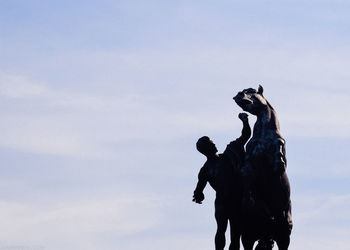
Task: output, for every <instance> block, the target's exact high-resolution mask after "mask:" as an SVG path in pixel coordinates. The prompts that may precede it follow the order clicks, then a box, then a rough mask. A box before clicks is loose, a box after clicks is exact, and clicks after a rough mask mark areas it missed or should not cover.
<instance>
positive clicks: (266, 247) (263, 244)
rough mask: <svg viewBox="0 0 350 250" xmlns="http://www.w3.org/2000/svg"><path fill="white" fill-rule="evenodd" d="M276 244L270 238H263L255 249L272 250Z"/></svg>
mask: <svg viewBox="0 0 350 250" xmlns="http://www.w3.org/2000/svg"><path fill="white" fill-rule="evenodd" d="M274 245H275V243H274V242H273V240H272V239H270V238H263V239H260V240H259V243H258V245H257V246H256V247H255V250H272V249H273V247H274Z"/></svg>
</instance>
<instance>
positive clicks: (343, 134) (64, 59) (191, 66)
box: [0, 0, 350, 250]
mask: <svg viewBox="0 0 350 250" xmlns="http://www.w3.org/2000/svg"><path fill="white" fill-rule="evenodd" d="M349 13H350V2H349V1H345V0H310V1H301V0H286V1H263V0H259V1H233V0H231V1H228V0H223V1H212V0H211V1H209V0H201V1H196V0H194V1H160V0H158V1H154V0H147V1H141V0H125V1H119V0H115V1H112V0H110V1H108V0H99V1H88V0H84V1H82V0H76V1H67V0H60V1H58V0H57V1H50V0H47V1H42V0H40V1H39V0H22V1H19V0H0V104H1V108H0V118H1V122H0V131H1V133H0V156H1V162H2V164H1V173H0V218H1V223H0V231H1V235H0V249H22V250H23V249H27V250H28V249H31V250H34V249H35V250H38V249H41V250H44V249H45V250H80V249H81V250H82V249H84V250H140V249H146V250H164V249H168V250H192V249H202V250H211V249H214V240H213V239H214V234H215V227H216V225H215V220H214V208H213V207H214V205H213V202H214V193H213V191H212V190H211V189H210V187H207V189H206V192H205V194H206V200H205V201H204V203H203V205H197V204H194V203H192V202H191V196H192V192H193V189H194V187H195V184H196V181H197V173H198V171H199V169H200V167H201V166H202V164H203V163H204V160H205V159H204V157H203V156H201V155H200V154H199V153H198V152H197V151H196V149H195V142H196V140H197V139H198V138H199V137H200V136H202V135H209V136H210V137H211V138H212V139H213V140H214V141H215V142H216V144H217V146H218V148H219V151H223V150H224V149H225V146H226V144H227V143H228V142H229V141H231V140H233V139H235V138H236V137H238V136H239V134H240V131H241V123H240V121H239V120H238V118H237V115H238V113H239V112H240V109H239V107H238V106H236V104H235V103H234V102H233V100H232V97H233V96H234V95H235V94H236V93H237V92H238V91H239V90H242V89H243V88H247V87H254V88H257V87H258V84H262V85H263V86H264V89H265V92H264V94H265V97H266V98H267V99H268V100H269V101H270V103H271V104H272V105H273V106H274V107H275V109H276V111H277V113H278V116H279V119H280V123H281V131H282V134H283V135H284V136H285V138H286V140H287V157H288V171H287V172H288V174H289V177H290V180H291V185H292V202H293V219H294V224H295V226H294V229H293V232H292V240H291V245H290V249H291V250H301V249H308V250H313V249H314V250H334V249H347V248H348V245H349V232H350V209H349V208H350V166H349V160H348V157H349V151H348V150H349V148H350V118H349V105H350V86H349V83H350V70H349V69H350V59H349V58H350V45H349V44H350V15H349ZM249 117H250V124H251V125H253V123H254V119H253V117H252V116H249ZM11 247H12V248H11Z"/></svg>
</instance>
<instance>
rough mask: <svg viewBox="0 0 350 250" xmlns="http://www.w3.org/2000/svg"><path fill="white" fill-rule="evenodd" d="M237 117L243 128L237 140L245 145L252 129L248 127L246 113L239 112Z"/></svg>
mask: <svg viewBox="0 0 350 250" xmlns="http://www.w3.org/2000/svg"><path fill="white" fill-rule="evenodd" d="M238 117H239V119H240V120H241V121H242V123H243V129H242V134H241V136H240V137H239V138H237V141H239V142H240V143H242V145H245V144H246V143H247V141H248V140H249V138H250V136H251V134H252V130H251V129H250V126H249V121H248V115H247V114H246V113H240V114H239V115H238Z"/></svg>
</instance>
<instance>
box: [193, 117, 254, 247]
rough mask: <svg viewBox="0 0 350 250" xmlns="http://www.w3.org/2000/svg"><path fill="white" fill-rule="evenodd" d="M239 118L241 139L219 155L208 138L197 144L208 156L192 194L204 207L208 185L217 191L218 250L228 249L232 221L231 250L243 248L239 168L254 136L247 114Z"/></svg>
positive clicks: (216, 241) (216, 244) (195, 200)
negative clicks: (249, 140) (241, 125)
mask: <svg viewBox="0 0 350 250" xmlns="http://www.w3.org/2000/svg"><path fill="white" fill-rule="evenodd" d="M238 117H239V119H240V120H241V121H242V122H243V129H242V134H241V136H240V137H239V138H237V139H236V140H234V141H232V142H231V143H230V144H228V145H227V147H226V149H225V151H224V153H223V154H220V155H218V154H217V152H218V150H217V148H216V146H215V144H214V143H213V142H212V141H211V140H210V138H209V137H208V136H203V137H201V138H200V139H199V140H198V141H197V144H196V146H197V150H198V151H199V152H200V153H202V154H203V155H205V156H206V157H207V161H206V162H205V163H204V165H203V167H202V168H201V170H200V172H199V174H198V183H197V186H196V189H195V190H194V194H193V201H194V202H196V203H199V204H201V203H202V201H203V200H204V194H203V190H204V188H205V186H206V184H207V182H209V184H210V186H211V187H212V188H213V189H214V190H215V191H216V199H215V219H216V223H217V231H216V235H215V249H216V250H223V249H224V247H225V232H226V229H227V223H228V222H230V233H231V244H230V247H229V249H230V250H238V249H239V247H240V242H239V239H240V234H241V232H240V223H239V212H240V208H241V194H242V191H241V186H242V185H241V183H240V167H241V165H242V164H243V161H244V157H245V151H244V145H245V143H246V142H247V141H248V139H249V137H250V135H251V129H250V127H249V122H248V115H247V114H245V113H240V114H239V115H238Z"/></svg>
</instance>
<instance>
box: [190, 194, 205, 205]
mask: <svg viewBox="0 0 350 250" xmlns="http://www.w3.org/2000/svg"><path fill="white" fill-rule="evenodd" d="M203 200H204V194H203V193H194V194H193V199H192V201H193V202H195V203H198V204H202V201H203Z"/></svg>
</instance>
